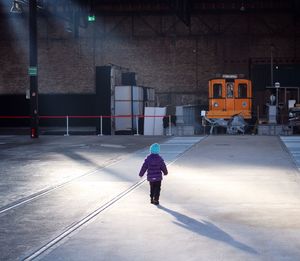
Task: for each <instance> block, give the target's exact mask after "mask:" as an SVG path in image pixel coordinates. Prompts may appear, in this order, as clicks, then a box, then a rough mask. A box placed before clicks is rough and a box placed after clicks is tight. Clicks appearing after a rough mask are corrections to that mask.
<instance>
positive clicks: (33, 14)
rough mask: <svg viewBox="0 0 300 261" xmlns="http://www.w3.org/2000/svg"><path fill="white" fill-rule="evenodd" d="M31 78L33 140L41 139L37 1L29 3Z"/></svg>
mask: <svg viewBox="0 0 300 261" xmlns="http://www.w3.org/2000/svg"><path fill="white" fill-rule="evenodd" d="M28 72H29V77H30V80H29V82H30V116H31V118H30V129H31V132H30V133H31V138H38V137H39V110H38V79H37V0H30V1H29V70H28Z"/></svg>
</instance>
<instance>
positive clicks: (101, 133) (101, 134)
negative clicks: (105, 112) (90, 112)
mask: <svg viewBox="0 0 300 261" xmlns="http://www.w3.org/2000/svg"><path fill="white" fill-rule="evenodd" d="M99 127H100V134H98V136H103V132H102V115H101V116H100V126H99Z"/></svg>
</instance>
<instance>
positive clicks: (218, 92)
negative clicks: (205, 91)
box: [213, 83, 222, 98]
mask: <svg viewBox="0 0 300 261" xmlns="http://www.w3.org/2000/svg"><path fill="white" fill-rule="evenodd" d="M213 98H222V84H220V83H215V84H214V86H213Z"/></svg>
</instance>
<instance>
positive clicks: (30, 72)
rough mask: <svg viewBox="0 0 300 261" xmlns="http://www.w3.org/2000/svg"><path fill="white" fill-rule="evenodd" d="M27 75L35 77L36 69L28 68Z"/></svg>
mask: <svg viewBox="0 0 300 261" xmlns="http://www.w3.org/2000/svg"><path fill="white" fill-rule="evenodd" d="M28 74H29V75H30V76H37V68H36V67H29V69H28Z"/></svg>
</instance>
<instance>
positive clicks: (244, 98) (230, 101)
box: [206, 75, 252, 119]
mask: <svg viewBox="0 0 300 261" xmlns="http://www.w3.org/2000/svg"><path fill="white" fill-rule="evenodd" d="M208 94H209V97H208V98H209V111H208V112H207V114H206V117H207V118H208V119H219V118H222V119H230V118H231V117H232V116H234V115H236V114H239V115H241V116H243V118H244V119H251V117H252V111H251V107H252V83H251V81H250V80H247V79H243V78H238V76H237V75H223V76H222V78H216V79H212V80H210V81H209V89H208Z"/></svg>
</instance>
